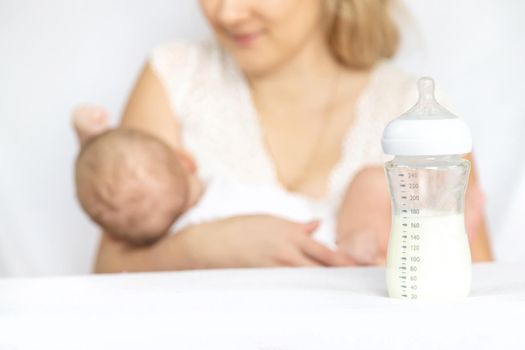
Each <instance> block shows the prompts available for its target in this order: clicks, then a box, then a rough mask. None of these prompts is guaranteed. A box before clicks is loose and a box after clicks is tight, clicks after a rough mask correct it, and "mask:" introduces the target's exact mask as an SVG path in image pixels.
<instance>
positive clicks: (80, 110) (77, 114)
mask: <svg viewBox="0 0 525 350" xmlns="http://www.w3.org/2000/svg"><path fill="white" fill-rule="evenodd" d="M72 119H73V120H72V122H73V128H74V129H75V132H76V134H77V137H78V140H79V141H80V144H81V145H83V144H85V143H86V141H88V140H89V139H90V138H92V137H94V136H96V135H99V134H101V133H103V132H104V131H106V130H108V129H109V117H108V113H107V112H106V110H105V109H104V108H102V107H97V106H79V107H77V108H75V110H74V111H73V116H72Z"/></svg>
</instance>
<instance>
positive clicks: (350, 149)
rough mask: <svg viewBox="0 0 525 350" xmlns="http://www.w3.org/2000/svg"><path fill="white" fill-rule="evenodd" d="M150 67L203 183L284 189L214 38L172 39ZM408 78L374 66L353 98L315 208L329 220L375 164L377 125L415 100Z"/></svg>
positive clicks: (245, 95)
mask: <svg viewBox="0 0 525 350" xmlns="http://www.w3.org/2000/svg"><path fill="white" fill-rule="evenodd" d="M150 65H151V67H152V69H153V71H154V72H155V74H156V75H157V77H158V78H159V79H160V81H161V82H162V83H163V85H164V88H165V90H166V92H167V95H168V97H169V100H170V103H171V107H172V108H173V111H174V113H175V115H176V116H177V118H178V122H179V125H180V126H181V133H182V135H181V136H182V143H183V146H184V148H185V149H187V150H188V151H189V152H190V154H191V155H193V157H194V158H195V161H196V163H197V166H198V171H199V175H200V177H201V178H202V179H203V180H204V181H207V180H210V179H213V178H226V179H229V180H233V181H238V182H240V183H242V184H253V185H264V186H268V185H271V186H275V187H277V188H279V189H283V187H282V186H281V184H280V183H279V181H278V178H277V173H276V169H275V166H274V164H273V163H272V160H271V157H270V156H269V154H268V152H267V149H266V147H265V143H264V141H263V133H262V130H261V127H260V124H259V119H258V116H257V113H256V110H255V107H254V105H253V103H252V100H251V95H250V91H249V88H248V85H247V83H246V81H245V79H244V76H243V75H242V72H241V71H240V70H239V68H238V67H237V66H236V64H235V62H234V60H233V59H232V58H231V57H230V56H228V54H227V53H226V52H225V51H223V50H222V49H221V48H220V47H219V45H218V44H217V43H216V42H215V41H207V42H173V43H169V44H165V45H162V46H160V47H158V48H156V49H155V50H154V51H153V53H152V55H151V58H150ZM416 95H417V92H416V83H415V80H414V79H413V78H411V77H409V76H407V75H405V74H403V73H401V72H400V71H398V70H397V69H396V68H395V67H393V66H392V65H391V64H390V63H388V62H382V63H380V64H378V65H377V66H376V68H375V69H374V71H373V73H372V77H371V79H370V81H369V83H368V86H367V87H366V89H365V91H364V92H363V93H362V95H361V96H360V98H359V99H358V102H357V105H356V111H355V122H354V124H353V126H352V127H351V128H350V129H349V130H348V132H347V135H346V138H345V140H344V143H343V150H342V156H341V159H340V160H339V162H338V163H337V164H336V166H335V167H334V169H333V170H332V173H331V176H330V178H329V186H328V191H327V193H326V195H325V196H324V198H323V199H321V200H312V201H314V202H317V203H318V204H320V205H321V204H322V206H323V207H325V209H327V210H328V211H329V212H331V213H332V216H335V213H336V210H337V208H338V206H339V204H340V201H341V199H342V197H343V195H344V191H345V189H346V187H347V185H348V184H349V182H350V181H351V180H352V177H353V176H354V175H355V174H356V172H357V171H358V170H360V169H361V168H363V167H365V166H369V165H376V166H377V165H379V166H382V165H383V163H384V162H385V160H386V158H385V156H384V155H383V152H382V150H381V135H382V132H383V128H384V127H385V126H386V124H387V123H388V121H390V120H391V119H392V118H395V117H397V116H399V115H400V114H401V113H402V112H404V111H406V110H407V109H408V108H409V107H411V106H412V105H413V104H414V103H415V101H416Z"/></svg>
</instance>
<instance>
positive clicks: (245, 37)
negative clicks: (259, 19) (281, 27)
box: [228, 29, 264, 48]
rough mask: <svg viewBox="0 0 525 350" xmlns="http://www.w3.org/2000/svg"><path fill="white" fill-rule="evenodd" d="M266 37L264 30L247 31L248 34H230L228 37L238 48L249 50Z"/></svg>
mask: <svg viewBox="0 0 525 350" xmlns="http://www.w3.org/2000/svg"><path fill="white" fill-rule="evenodd" d="M263 35H264V30H262V29H261V30H256V31H246V32H233V33H232V32H228V37H229V38H230V40H232V41H233V42H234V43H235V45H236V46H238V47H241V48H249V47H251V46H253V45H255V43H256V42H257V41H258V40H259V39H260V38H261V37H262V36H263Z"/></svg>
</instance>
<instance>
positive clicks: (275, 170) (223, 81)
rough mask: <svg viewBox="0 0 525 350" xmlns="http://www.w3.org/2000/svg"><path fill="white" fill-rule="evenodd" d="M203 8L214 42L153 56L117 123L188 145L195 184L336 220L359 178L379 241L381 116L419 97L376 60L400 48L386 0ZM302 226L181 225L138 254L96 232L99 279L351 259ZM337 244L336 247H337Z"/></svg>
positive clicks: (242, 221)
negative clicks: (306, 202)
mask: <svg viewBox="0 0 525 350" xmlns="http://www.w3.org/2000/svg"><path fill="white" fill-rule="evenodd" d="M200 4H201V8H202V10H203V13H204V15H205V17H206V18H207V20H208V22H209V24H210V26H211V27H212V29H213V31H214V33H215V37H216V41H214V42H210V43H188V44H184V43H173V44H169V45H164V46H161V47H159V48H158V49H157V50H155V52H154V53H153V54H152V57H151V60H150V61H149V62H148V63H147V64H146V66H145V68H144V70H143V72H142V74H141V76H140V78H139V79H138V82H137V84H136V86H135V88H134V90H133V92H132V94H131V97H130V100H129V103H128V106H127V108H126V110H125V113H124V116H123V119H122V125H123V126H125V127H130V128H136V129H141V130H143V131H147V132H149V133H151V134H154V135H156V136H158V137H159V138H161V139H163V140H164V141H166V142H167V143H168V144H170V145H171V146H173V147H174V148H180V147H184V148H185V149H186V150H187V151H188V152H189V153H190V154H191V155H192V156H193V157H194V158H195V160H196V162H197V165H198V168H199V170H200V172H201V175H202V176H203V177H213V176H216V175H219V176H228V177H230V178H234V179H235V180H237V181H240V182H245V183H264V184H272V185H274V186H280V187H283V188H285V189H287V190H288V191H292V192H297V193H301V194H303V195H305V196H308V197H309V198H311V199H312V200H314V201H317V202H319V203H323V204H324V206H325V207H326V208H328V209H329V210H330V211H331V213H332V214H333V215H332V216H335V213H336V211H337V209H338V207H339V206H340V204H341V201H342V198H343V194H344V192H345V189H346V187H347V185H348V183H349V181H350V180H352V179H353V178H354V177H355V178H356V181H355V182H354V185H355V186H353V188H354V189H353V192H355V193H365V192H366V191H367V190H368V189H370V190H372V189H373V190H374V191H375V192H376V195H375V197H374V208H376V213H375V214H374V215H376V219H375V222H376V223H377V224H376V227H374V228H373V229H374V230H375V231H374V232H376V236H377V237H375V239H377V240H379V241H383V242H384V241H386V237H387V235H388V225H389V223H388V220H389V217H390V213H389V212H388V210H389V209H388V205H389V196H388V192H387V189H386V187H385V186H384V178H383V177H382V175H381V176H378V175H377V174H381V173H382V170H381V168H380V167H381V166H382V163H383V161H384V158H383V155H382V152H381V150H380V142H379V140H380V135H381V132H382V130H383V127H384V126H385V125H386V123H387V122H388V120H389V119H390V118H393V117H395V116H397V115H399V114H400V113H401V112H403V111H404V110H406V109H407V107H409V106H410V105H411V104H412V103H413V102H414V101H415V97H414V94H413V85H414V81H413V80H412V79H411V78H409V77H406V76H405V75H403V74H402V73H400V72H398V71H397V70H396V69H395V68H394V67H392V66H391V65H390V64H389V63H388V62H385V59H388V58H390V57H392V56H393V55H394V53H395V51H396V48H397V44H398V35H397V30H396V27H395V25H394V23H393V22H392V20H391V18H390V16H389V6H390V2H389V1H386V0H279V1H273V0H272V1H268V0H250V1H247V0H235V1H226V0H201V1H200ZM357 174H361V175H362V174H368V175H367V176H356V175H357ZM360 178H365V180H359V179H360ZM366 179H368V180H366ZM372 179H377V180H372ZM470 183H471V185H470V188H469V191H468V192H469V194H468V196H467V197H468V200H467V207H468V208H467V215H468V222H469V224H468V225H469V231H470V232H471V233H472V232H474V231H475V232H474V233H472V240H471V242H472V251H473V257H474V258H475V259H477V260H484V259H489V258H490V252H489V249H488V243H487V238H486V234H485V231H484V225H483V217H482V209H483V208H482V204H481V203H482V201H481V199H480V198H478V197H479V193H480V192H479V189H478V183H477V181H476V177H475V175H474V174H473V176H472V179H471V182H470ZM350 192H352V191H350ZM308 226H309V225H308V224H306V225H305V224H301V223H294V222H290V221H286V220H283V219H280V218H277V217H270V216H249V217H234V218H230V219H225V220H219V221H216V222H210V223H206V224H202V225H197V226H193V227H190V228H188V229H185V230H183V231H181V232H178V233H177V234H176V235H171V236H169V237H167V238H165V239H163V240H161V241H160V242H158V243H157V244H155V245H153V246H148V247H130V246H128V245H126V244H124V243H122V242H119V241H115V240H113V239H111V238H110V237H109V236H108V235H103V237H102V241H101V244H100V250H99V254H98V259H97V265H96V270H97V271H100V272H108V271H123V270H126V271H143V270H171V269H187V268H209V267H263V266H340V265H344V264H347V263H348V260H347V259H346V258H345V256H344V254H342V252H341V251H340V250H335V251H332V250H329V249H327V248H325V247H324V246H322V245H320V244H318V243H316V242H315V241H314V240H313V239H312V238H311V237H310V236H309V234H308V233H309V232H310V231H312V228H311V227H308ZM347 238H348V239H350V238H351V237H345V236H344V234H343V235H342V236H340V237H338V240H339V241H340V242H341V246H344V245H345V241H347V240H348V239H347ZM382 246H384V244H382ZM381 254H384V249H382V251H381Z"/></svg>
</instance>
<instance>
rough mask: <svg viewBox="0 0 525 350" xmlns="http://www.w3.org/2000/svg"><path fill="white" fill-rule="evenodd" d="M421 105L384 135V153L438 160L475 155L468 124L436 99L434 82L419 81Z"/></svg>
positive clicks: (388, 127) (386, 129)
mask: <svg viewBox="0 0 525 350" xmlns="http://www.w3.org/2000/svg"><path fill="white" fill-rule="evenodd" d="M418 89H419V101H418V102H417V103H416V105H415V106H414V107H412V108H411V109H410V110H409V111H408V112H406V113H405V114H403V115H401V116H400V117H399V118H397V119H394V120H392V121H391V122H390V123H388V125H387V126H386V128H385V130H384V132H383V140H382V145H383V151H384V152H385V153H386V154H391V155H399V156H437V155H452V154H465V153H469V152H471V151H472V136H471V134H470V130H469V127H468V126H467V124H466V123H465V122H464V121H463V120H461V119H460V118H458V117H457V116H455V115H454V114H452V113H450V112H449V111H448V110H447V109H445V108H444V107H443V106H441V105H440V104H439V103H438V102H437V101H436V99H435V97H434V80H433V79H432V78H427V77H425V78H421V79H419V81H418Z"/></svg>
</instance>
